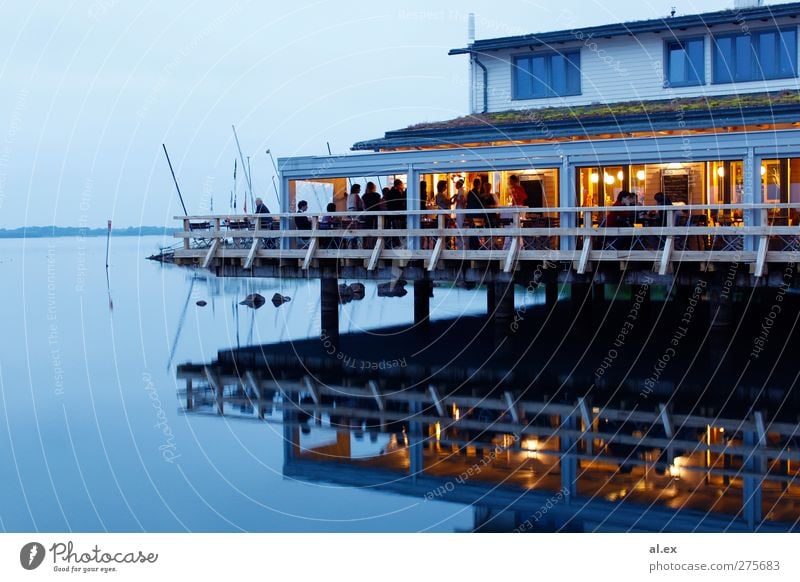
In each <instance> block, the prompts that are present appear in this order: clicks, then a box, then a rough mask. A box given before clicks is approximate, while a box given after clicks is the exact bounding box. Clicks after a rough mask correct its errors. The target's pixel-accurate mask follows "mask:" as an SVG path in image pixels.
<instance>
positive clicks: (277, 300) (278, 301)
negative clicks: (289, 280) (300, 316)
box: [272, 293, 292, 307]
mask: <svg viewBox="0 0 800 582" xmlns="http://www.w3.org/2000/svg"><path fill="white" fill-rule="evenodd" d="M291 300H292V298H291V297H289V296H288V295H281V294H280V293H275V295H273V296H272V304H273V305H274V306H275V307H280V306H281V305H283V304H284V303H288V302H289V301H291Z"/></svg>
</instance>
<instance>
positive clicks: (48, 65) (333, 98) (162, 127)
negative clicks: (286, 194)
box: [0, 0, 778, 227]
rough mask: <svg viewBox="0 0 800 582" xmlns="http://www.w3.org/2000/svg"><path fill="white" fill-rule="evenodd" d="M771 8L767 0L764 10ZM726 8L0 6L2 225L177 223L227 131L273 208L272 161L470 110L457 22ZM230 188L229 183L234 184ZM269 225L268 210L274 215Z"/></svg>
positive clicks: (574, 3)
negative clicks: (174, 178) (235, 134)
mask: <svg viewBox="0 0 800 582" xmlns="http://www.w3.org/2000/svg"><path fill="white" fill-rule="evenodd" d="M777 3H778V2H772V4H777ZM673 5H674V6H675V7H676V8H677V11H678V13H679V14H691V13H698V12H705V11H710V10H718V9H723V8H727V7H730V6H732V5H733V0H712V1H706V2H699V1H698V2H686V1H680V0H672V1H670V0H666V1H664V2H653V1H652V0H644V1H642V2H636V3H631V2H629V1H626V0H607V1H605V2H597V1H592V0H562V1H561V2H546V1H541V0H536V1H533V0H531V1H524V0H513V1H508V2H487V1H485V0H484V1H478V0H458V1H450V0H447V1H442V2H436V3H433V2H431V1H430V0H404V1H402V2H375V1H371V2H366V1H364V2H361V1H359V2H354V1H346V0H339V1H328V0H324V1H323V0H320V1H316V2H312V1H306V0H297V1H295V2H274V3H272V2H255V1H252V0H239V1H234V2H231V3H222V2H211V1H207V0H197V1H195V2H181V3H177V2H163V1H160V2H156V1H145V0H143V1H140V2H131V1H126V2H123V1H121V0H74V1H71V2H70V1H67V0H43V1H39V2H35V1H32V2H18V1H12V0H6V1H5V2H2V1H0V14H2V18H0V227H16V226H20V225H25V224H27V225H42V224H57V225H78V224H86V225H88V226H104V225H105V221H106V219H108V218H113V220H114V224H115V225H117V226H129V225H139V224H173V221H172V217H173V216H175V215H176V214H179V213H180V212H181V211H180V205H179V203H178V200H177V196H176V194H175V191H174V187H173V185H172V182H171V178H170V176H169V170H168V168H167V166H166V163H165V162H164V158H163V152H162V150H161V143H162V142H166V144H167V147H168V148H169V150H170V154H171V156H172V159H173V163H174V165H175V168H176V172H177V174H178V179H179V181H180V185H181V188H182V190H183V193H184V198H185V200H186V204H187V207H188V209H189V212H190V213H198V212H201V211H207V209H208V200H209V197H210V196H211V195H212V194H213V197H214V205H215V210H217V211H225V210H227V207H228V201H229V191H230V189H231V182H232V176H231V174H232V170H233V167H232V166H233V160H234V157H235V156H236V149H235V144H234V142H233V139H232V132H231V124H236V126H237V129H238V131H239V137H240V140H241V143H242V148H243V149H244V151H245V155H247V154H250V155H252V156H253V157H252V162H251V163H252V173H253V177H254V181H255V190H256V194H260V193H266V196H265V199H266V201H267V203H268V204H269V205H270V206H275V203H274V199H275V198H274V193H273V192H272V186H271V176H272V174H273V170H272V165H271V163H270V161H269V158H268V157H267V156H266V154H265V150H266V148H271V149H272V151H273V153H274V154H275V155H276V157H284V156H291V155H308V154H324V153H325V152H326V146H325V142H326V141H330V143H331V146H332V148H333V150H334V153H336V152H339V153H343V152H345V151H347V150H349V147H350V146H351V145H352V144H353V142H355V141H358V140H362V139H368V138H373V137H379V136H381V135H382V134H383V132H384V131H385V130H388V129H395V128H398V127H404V126H407V125H409V124H412V123H416V122H420V121H426V120H437V119H447V118H450V117H455V116H458V115H463V114H465V113H466V112H467V105H468V97H467V90H466V74H467V59H466V57H465V56H458V57H448V56H447V51H448V50H449V49H450V48H453V47H460V46H464V45H465V44H466V36H467V14H468V13H469V12H475V14H476V18H477V37H478V38H492V37H497V36H508V35H512V34H521V33H527V32H541V31H547V30H556V29H563V28H570V27H572V26H590V25H597V24H606V23H610V22H619V21H627V20H636V19H641V18H652V17H658V16H666V15H667V14H668V13H669V11H670V8H671V7H672V6H673ZM240 177H241V175H240ZM273 209H274V210H277V209H276V208H273Z"/></svg>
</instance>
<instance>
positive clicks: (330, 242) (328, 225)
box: [319, 202, 338, 249]
mask: <svg viewBox="0 0 800 582" xmlns="http://www.w3.org/2000/svg"><path fill="white" fill-rule="evenodd" d="M325 212H336V204H334V203H333V202H328V205H327V206H326V207H325ZM319 228H320V229H321V230H331V229H332V228H334V221H333V217H332V216H331V215H330V214H326V215H325V216H323V217H322V218H321V219H320V221H319ZM320 244H321V245H322V247H323V248H326V249H329V248H333V247H338V243H337V241H336V240H334V239H333V238H331V237H325V239H324V240H323V241H320Z"/></svg>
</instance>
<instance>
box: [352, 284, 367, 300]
mask: <svg viewBox="0 0 800 582" xmlns="http://www.w3.org/2000/svg"><path fill="white" fill-rule="evenodd" d="M350 291H351V292H352V294H353V299H355V300H356V301H361V300H362V299H364V295H365V294H366V292H367V290H366V288H365V287H364V283H350Z"/></svg>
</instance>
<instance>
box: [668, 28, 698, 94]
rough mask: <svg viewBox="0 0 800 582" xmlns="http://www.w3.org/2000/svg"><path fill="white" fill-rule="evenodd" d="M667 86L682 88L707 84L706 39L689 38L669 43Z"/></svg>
mask: <svg viewBox="0 0 800 582" xmlns="http://www.w3.org/2000/svg"><path fill="white" fill-rule="evenodd" d="M665 77H666V81H667V85H668V86H670V87H682V86H684V87H685V86H688V85H703V84H704V83H705V82H706V51H705V39H703V38H689V39H684V40H676V41H670V42H668V43H667V71H666V75H665Z"/></svg>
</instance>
